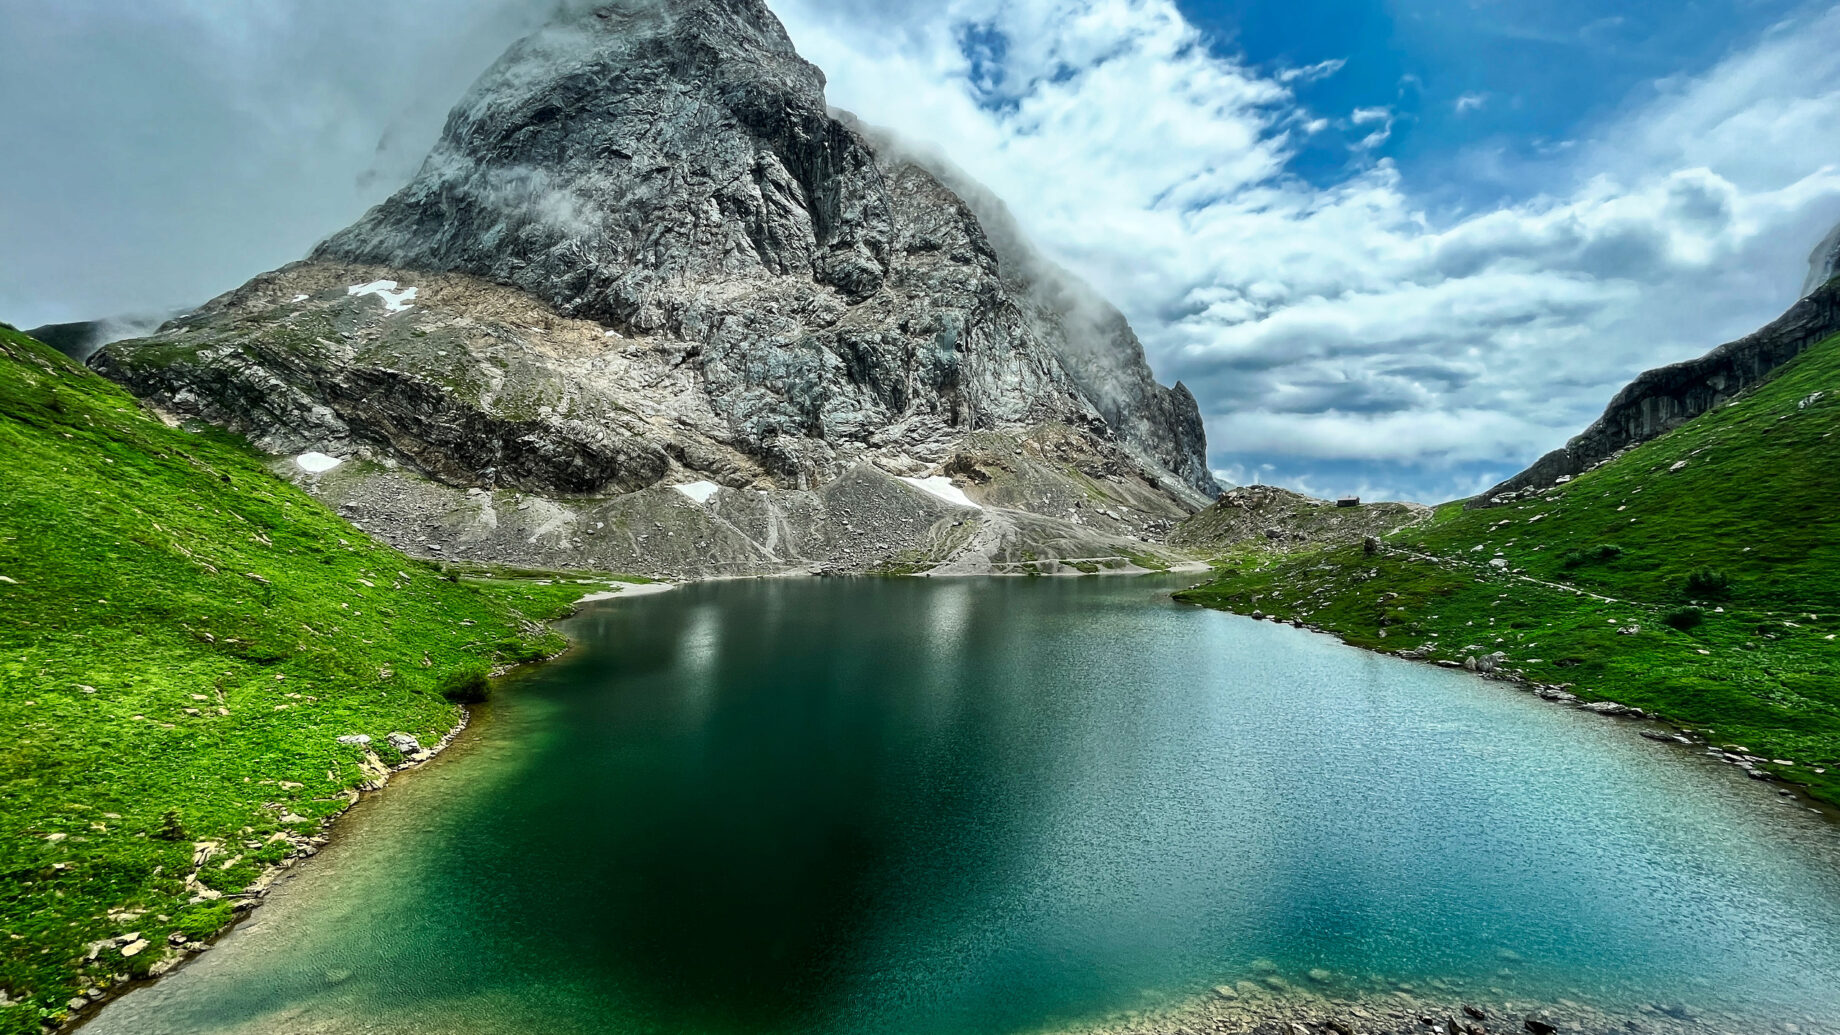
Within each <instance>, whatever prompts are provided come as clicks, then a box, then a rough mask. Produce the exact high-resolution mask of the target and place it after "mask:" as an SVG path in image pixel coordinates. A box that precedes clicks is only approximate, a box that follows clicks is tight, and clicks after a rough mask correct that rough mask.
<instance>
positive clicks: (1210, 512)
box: [1169, 485, 1431, 553]
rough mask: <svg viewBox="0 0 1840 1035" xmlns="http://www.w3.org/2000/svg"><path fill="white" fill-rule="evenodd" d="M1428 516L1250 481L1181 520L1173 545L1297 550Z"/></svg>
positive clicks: (1408, 507)
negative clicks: (1337, 501) (1341, 502)
mask: <svg viewBox="0 0 1840 1035" xmlns="http://www.w3.org/2000/svg"><path fill="white" fill-rule="evenodd" d="M1430 516H1431V508H1430V507H1427V506H1424V505H1423V504H1419V503H1363V504H1360V505H1359V506H1353V507H1341V506H1337V505H1336V504H1335V503H1334V502H1332V501H1330V500H1319V499H1316V498H1315V497H1313V496H1305V495H1303V494H1302V493H1298V492H1292V491H1290V490H1289V489H1280V488H1278V487H1277V486H1274V485H1247V486H1243V487H1241V488H1237V489H1232V490H1230V491H1228V492H1224V493H1222V494H1221V496H1220V499H1219V500H1217V501H1216V502H1215V503H1214V505H1213V506H1211V507H1208V508H1207V509H1206V510H1203V511H1201V512H1200V513H1198V514H1195V515H1194V516H1192V517H1190V518H1188V519H1187V520H1185V521H1183V522H1182V524H1181V525H1179V526H1177V528H1176V529H1175V531H1174V532H1172V533H1171V534H1170V536H1169V544H1170V545H1171V546H1177V547H1181V548H1184V549H1190V550H1196V551H1201V552H1210V553H1219V552H1224V551H1227V550H1236V549H1237V550H1257V551H1263V552H1270V553H1297V552H1301V551H1306V550H1319V549H1323V548H1324V547H1330V546H1342V545H1346V544H1349V543H1358V542H1361V541H1363V540H1365V539H1367V538H1369V537H1374V536H1383V535H1386V534H1387V533H1389V532H1393V531H1396V530H1398V529H1400V528H1404V527H1406V526H1407V525H1415V524H1418V523H1419V522H1421V521H1424V520H1426V519H1427V518H1429V517H1430Z"/></svg>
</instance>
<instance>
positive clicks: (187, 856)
mask: <svg viewBox="0 0 1840 1035" xmlns="http://www.w3.org/2000/svg"><path fill="white" fill-rule="evenodd" d="M581 592H582V590H581V587H579V586H562V585H553V586H548V587H544V586H537V585H533V584H521V585H519V584H511V583H502V582H490V581H485V580H474V579H467V580H460V581H452V580H450V579H449V578H447V577H444V576H443V575H442V573H440V572H439V571H437V570H435V569H433V568H430V567H426V566H418V565H416V564H413V563H411V562H409V561H408V560H406V559H405V558H403V557H402V556H401V555H399V554H397V553H395V552H393V551H391V550H389V549H387V548H384V547H382V546H379V545H377V544H375V543H373V542H371V541H370V540H369V539H368V538H366V537H365V536H364V535H363V534H362V533H359V532H357V531H356V530H354V529H353V528H352V527H351V526H350V525H348V524H346V523H344V522H343V521H341V520H339V519H338V518H337V517H336V516H334V515H333V514H331V513H329V512H328V511H326V510H325V509H324V508H323V507H321V506H320V505H319V504H318V503H317V502H315V501H314V500H313V499H312V498H311V497H309V496H307V495H305V494H304V493H302V492H300V491H298V490H296V489H295V488H293V487H292V486H290V485H288V484H287V483H285V482H282V481H280V480H278V479H276V478H275V477H273V476H272V475H271V474H270V473H269V472H268V471H267V470H266V469H265V467H264V466H263V461H262V460H261V459H260V458H259V457H257V456H256V455H255V454H253V453H252V452H250V451H249V450H248V449H247V448H246V447H244V446H243V445H242V444H241V443H239V442H238V441H235V440H233V439H230V438H228V437H224V436H220V435H216V434H212V433H208V432H207V433H192V432H188V431H182V430H176V429H172V428H168V427H167V426H166V425H164V424H162V423H161V422H160V421H158V420H156V419H154V418H152V417H150V416H149V415H147V414H146V413H145V412H143V411H142V410H141V408H140V407H139V406H138V404H137V403H136V402H135V401H134V400H133V399H132V398H131V397H130V396H128V395H127V394H125V393H123V392H122V391H121V390H120V389H118V388H116V387H114V386H113V385H111V384H109V383H108V382H106V381H104V380H102V379H101V378H99V377H96V376H94V375H93V374H91V373H89V372H88V371H86V370H84V369H83V368H82V367H80V366H77V365H75V364H74V363H72V362H71V361H70V360H68V359H66V358H65V357H64V356H62V355H61V354H59V353H58V352H56V351H54V350H52V349H50V348H48V347H46V346H44V345H42V344H40V343H38V342H36V341H33V340H31V339H30V338H27V337H25V336H24V335H22V334H19V333H18V332H16V331H14V330H13V329H12V328H10V327H5V326H4V325H0V726H3V727H4V728H5V729H6V730H7V733H8V747H7V750H6V751H5V752H4V754H0V931H3V932H5V937H4V938H0V1003H4V1004H5V1005H0V1032H35V1031H37V1030H38V1029H39V1026H40V1023H41V1021H50V1022H57V1021H59V1020H61V1019H62V1018H63V1017H64V1016H65V1014H66V1013H67V1012H69V1011H70V1009H71V1005H70V1003H71V1000H72V999H73V998H74V997H76V996H78V995H80V994H83V993H85V992H94V991H97V990H101V989H106V988H108V987H110V986H111V985H112V984H114V983H117V982H119V981H122V980H125V979H126V978H128V977H130V976H139V975H144V974H146V973H148V972H149V971H150V970H154V969H158V968H161V967H162V966H163V965H170V963H166V964H162V961H163V960H169V959H171V958H172V955H173V950H170V949H169V947H168V936H169V934H172V935H175V938H176V939H177V940H181V941H182V940H187V939H197V938H200V937H203V936H206V935H208V934H209V933H210V932H212V931H214V930H216V929H217V928H218V927H220V926H221V925H222V924H223V923H224V922H225V921H226V920H227V919H229V918H230V917H231V916H232V904H233V900H234V897H235V894H236V893H237V892H238V891H240V890H241V889H243V888H244V887H245V886H246V885H248V884H249V882H250V881H251V880H252V879H254V878H255V877H256V876H257V874H258V873H259V872H260V870H261V869H262V868H263V867H264V866H265V865H267V864H269V863H273V862H276V861H278V860H279V859H280V858H282V857H283V856H285V855H287V854H289V853H290V852H292V851H295V850H296V844H294V843H290V842H289V841H288V840H285V839H284V838H285V837H286V836H287V835H290V834H292V835H295V840H296V841H298V840H299V835H304V834H310V833H311V832H313V831H315V830H316V829H317V828H318V825H319V821H320V819H321V818H322V817H325V816H327V815H330V814H332V813H334V812H337V811H338V810H339V809H341V808H343V807H344V805H345V803H346V798H345V795H346V793H347V792H348V791H349V789H350V788H353V787H354V786H357V785H358V784H361V783H363V782H364V781H366V780H367V779H369V777H367V776H366V775H365V773H364V771H363V769H362V768H361V766H362V765H363V764H366V763H369V764H371V765H373V766H374V765H375V764H376V763H375V762H374V761H371V760H370V759H367V758H366V756H365V755H364V753H363V751H362V749H360V748H357V747H349V746H343V745H340V744H339V743H338V742H337V738H338V737H339V736H341V735H345V734H357V733H363V734H368V735H369V736H371V737H372V738H374V740H375V741H376V744H375V747H376V748H377V750H378V754H379V755H381V756H382V757H381V761H382V762H385V763H389V762H394V761H397V760H398V759H399V757H400V756H398V755H396V754H395V753H394V752H393V751H392V750H391V749H390V748H389V747H388V746H387V745H386V744H385V743H384V738H385V737H386V736H387V735H388V734H390V733H392V732H396V731H403V732H407V733H410V734H412V735H414V736H416V737H418V738H420V740H421V742H422V743H423V744H432V743H434V742H436V741H438V740H439V739H440V738H441V736H442V735H443V733H444V732H445V731H447V730H449V729H450V728H452V727H453V726H454V724H455V722H456V720H457V719H458V717H459V714H460V712H459V708H458V706H456V705H455V704H452V703H450V702H449V701H448V700H446V699H445V698H444V696H443V694H442V692H441V691H442V689H443V688H444V686H445V685H446V684H448V683H451V682H453V681H465V680H467V679H472V678H476V677H477V674H478V673H480V672H483V671H484V670H485V669H486V668H487V667H488V666H493V665H498V664H502V663H506V662H514V661H524V660H530V659H534V658H537V657H540V656H542V655H543V654H545V653H546V652H550V651H553V650H554V649H556V648H557V647H559V646H560V642H559V640H558V639H557V638H556V637H555V636H554V635H553V634H550V633H548V632H546V631H545V630H544V629H543V628H542V626H541V625H540V624H538V623H539V620H541V619H544V618H547V617H551V616H553V615H555V614H557V613H560V612H561V611H563V610H566V609H567V608H568V606H569V602H570V601H571V600H572V599H573V598H575V597H577V596H579V595H580V594H581ZM207 842H211V843H216V845H217V846H218V847H217V848H216V849H215V850H214V851H213V853H212V854H211V857H210V859H209V860H208V861H206V862H205V863H204V864H203V866H201V867H199V866H196V865H195V858H196V856H197V854H199V853H198V846H200V845H202V844H204V843H207ZM126 935H137V936H138V937H136V938H134V939H131V940H129V941H127V942H126V943H123V942H122V941H120V939H121V938H122V937H123V936H126ZM143 941H144V942H145V943H146V945H145V947H141V948H138V949H137V948H135V945H136V943H138V942H143ZM97 943H103V944H100V945H98V944H97Z"/></svg>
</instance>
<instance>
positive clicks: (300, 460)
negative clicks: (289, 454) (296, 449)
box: [294, 453, 345, 474]
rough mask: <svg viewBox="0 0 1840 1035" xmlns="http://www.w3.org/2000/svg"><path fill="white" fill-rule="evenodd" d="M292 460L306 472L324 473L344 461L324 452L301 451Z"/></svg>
mask: <svg viewBox="0 0 1840 1035" xmlns="http://www.w3.org/2000/svg"><path fill="white" fill-rule="evenodd" d="M294 462H295V463H297V464H299V465H300V469H301V470H303V471H305V472H307V473H308V474H324V473H325V472H327V471H330V470H332V469H333V468H334V467H337V466H339V465H340V464H342V463H344V462H345V461H343V460H341V459H339V458H338V457H336V456H327V455H326V454H324V453H302V454H300V455H299V456H297V457H295V458H294Z"/></svg>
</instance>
